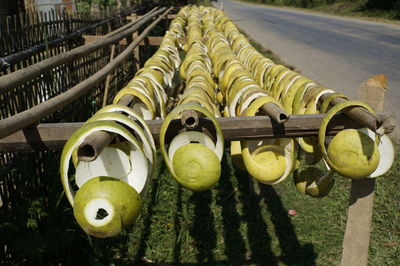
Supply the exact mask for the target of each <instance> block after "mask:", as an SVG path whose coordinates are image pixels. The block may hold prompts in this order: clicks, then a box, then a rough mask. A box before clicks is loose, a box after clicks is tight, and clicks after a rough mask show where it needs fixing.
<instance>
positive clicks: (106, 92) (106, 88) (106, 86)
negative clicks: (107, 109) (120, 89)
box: [102, 44, 115, 107]
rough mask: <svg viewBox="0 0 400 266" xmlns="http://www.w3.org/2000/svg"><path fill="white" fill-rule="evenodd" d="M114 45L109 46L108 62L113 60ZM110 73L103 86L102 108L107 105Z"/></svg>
mask: <svg viewBox="0 0 400 266" xmlns="http://www.w3.org/2000/svg"><path fill="white" fill-rule="evenodd" d="M114 54H115V44H113V45H112V46H111V54H110V62H111V61H112V60H113V59H114ZM110 80H111V73H110V74H108V75H107V78H106V83H105V85H104V95H103V105H102V106H103V107H104V106H106V105H107V98H108V89H109V87H110Z"/></svg>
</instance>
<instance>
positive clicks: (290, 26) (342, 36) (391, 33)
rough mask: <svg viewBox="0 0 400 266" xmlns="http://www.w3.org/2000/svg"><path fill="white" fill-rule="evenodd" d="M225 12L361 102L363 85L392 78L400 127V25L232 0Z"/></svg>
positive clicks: (389, 101)
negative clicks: (359, 95)
mask: <svg viewBox="0 0 400 266" xmlns="http://www.w3.org/2000/svg"><path fill="white" fill-rule="evenodd" d="M220 1H221V0H220ZM217 6H219V4H218V5H217ZM223 8H224V11H225V13H226V14H227V15H228V16H229V17H230V18H231V19H232V20H233V21H234V22H235V23H236V24H237V25H238V26H239V27H240V28H241V29H243V30H244V31H245V32H246V33H247V34H249V35H250V36H251V37H252V38H253V39H255V40H256V41H258V42H259V43H261V44H262V45H264V46H265V47H268V48H269V49H271V50H272V51H273V52H275V53H276V54H277V55H279V56H280V57H281V59H283V61H284V62H286V63H287V64H290V65H293V66H295V67H297V68H298V69H299V71H300V72H301V73H302V74H303V75H304V76H307V77H309V78H311V79H313V80H316V81H318V82H319V83H321V84H323V85H324V86H326V87H329V88H333V89H335V90H336V91H340V92H344V93H346V94H347V95H349V96H350V97H351V98H352V99H357V88H358V86H359V85H360V84H361V82H363V81H364V80H366V79H367V78H369V77H370V76H372V75H375V74H378V73H385V74H386V75H387V76H388V79H389V83H388V90H387V94H386V95H387V96H386V102H385V109H386V110H388V111H389V113H392V114H394V115H397V116H398V118H397V121H399V122H398V123H397V125H398V128H400V26H399V25H392V24H385V23H378V22H369V21H362V20H356V19H349V18H342V17H335V16H327V15H320V14H314V13H307V12H301V11H294V10H289V9H282V8H273V7H264V6H256V5H251V4H244V3H239V2H234V1H227V0H224V1H223Z"/></svg>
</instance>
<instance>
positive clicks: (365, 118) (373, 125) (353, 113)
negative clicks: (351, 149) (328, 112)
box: [321, 93, 388, 135]
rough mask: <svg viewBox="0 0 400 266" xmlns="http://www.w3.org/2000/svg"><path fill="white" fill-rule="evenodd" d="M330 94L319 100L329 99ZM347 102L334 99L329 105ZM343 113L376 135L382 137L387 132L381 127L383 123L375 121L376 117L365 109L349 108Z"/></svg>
mask: <svg viewBox="0 0 400 266" xmlns="http://www.w3.org/2000/svg"><path fill="white" fill-rule="evenodd" d="M329 95H330V93H327V94H324V95H323V96H322V97H321V100H322V101H324V100H325V99H326V98H327V97H329ZM345 101H347V100H346V99H344V98H340V97H339V98H334V99H333V100H332V101H331V102H330V105H331V106H333V105H336V104H339V103H342V102H345ZM344 113H345V114H346V115H348V116H349V117H351V118H352V119H354V120H355V121H357V122H358V123H360V124H362V125H364V126H365V127H367V128H369V129H371V130H372V131H374V132H375V133H377V134H378V135H383V134H385V133H386V132H387V130H388V129H387V128H385V127H384V126H383V125H384V123H383V121H380V120H378V119H377V117H376V116H375V115H374V114H372V113H371V112H369V111H368V110H366V109H365V108H362V107H350V108H347V109H345V110H344Z"/></svg>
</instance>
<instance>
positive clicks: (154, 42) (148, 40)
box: [82, 35, 163, 46]
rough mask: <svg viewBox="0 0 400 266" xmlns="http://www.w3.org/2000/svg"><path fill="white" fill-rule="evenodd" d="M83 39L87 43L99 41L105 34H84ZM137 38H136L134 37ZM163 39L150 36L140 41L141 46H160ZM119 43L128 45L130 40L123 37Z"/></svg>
mask: <svg viewBox="0 0 400 266" xmlns="http://www.w3.org/2000/svg"><path fill="white" fill-rule="evenodd" d="M82 37H83V39H84V40H85V44H88V43H91V42H94V41H97V40H99V39H101V38H103V37H104V35H82ZM133 40H135V38H134V39H133ZM162 40H163V37H162V36H148V37H146V38H145V39H144V40H143V41H141V42H140V43H139V45H140V46H145V45H154V46H160V44H161V42H162ZM119 45H124V46H126V45H128V42H127V41H126V38H125V39H122V40H120V41H119Z"/></svg>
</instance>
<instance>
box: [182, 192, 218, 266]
mask: <svg viewBox="0 0 400 266" xmlns="http://www.w3.org/2000/svg"><path fill="white" fill-rule="evenodd" d="M189 201H191V202H193V203H194V218H193V221H194V222H193V226H192V227H191V228H190V229H189V232H190V235H191V236H192V237H193V240H194V241H195V242H194V243H195V246H196V249H197V254H196V260H197V262H198V263H205V264H214V263H215V258H214V255H213V250H214V249H215V248H216V242H217V240H216V239H217V236H216V232H215V224H214V216H213V213H212V211H211V206H210V204H211V201H212V199H211V191H209V190H208V191H204V192H194V193H193V194H192V195H191V197H190V199H189Z"/></svg>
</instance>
